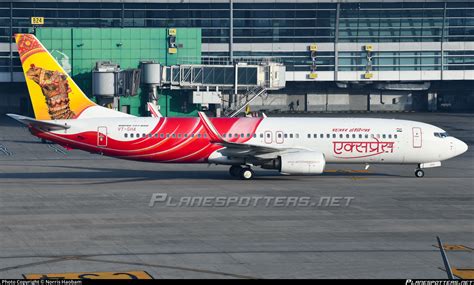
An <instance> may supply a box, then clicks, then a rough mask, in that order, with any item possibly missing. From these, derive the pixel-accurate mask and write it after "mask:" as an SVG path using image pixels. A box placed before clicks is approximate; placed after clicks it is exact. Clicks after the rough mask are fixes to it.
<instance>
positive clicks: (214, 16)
mask: <svg viewBox="0 0 474 285" xmlns="http://www.w3.org/2000/svg"><path fill="white" fill-rule="evenodd" d="M33 16H39V17H45V25H44V26H45V27H117V28H120V27H140V28H143V27H154V28H183V27H193V28H201V29H202V42H203V44H211V45H212V44H229V43H231V42H232V43H234V44H237V45H239V44H298V43H304V44H309V43H318V44H331V43H347V44H351V43H360V44H367V43H412V42H415V43H440V42H446V43H450V42H474V1H459V2H451V1H450V2H429V1H424V2H407V1H405V2H384V3H374V2H365V1H361V2H360V3H358V2H350V3H348V2H346V1H341V3H307V2H305V3H298V2H292V1H288V2H287V3H250V2H248V3H247V2H246V3H239V2H238V1H234V4H233V6H232V7H231V6H230V4H229V3H206V2H205V1H203V3H140V2H139V1H137V2H136V3H131V2H128V3H107V2H102V3H87V2H77V3H72V2H47V1H45V2H40V1H37V2H0V43H2V42H3V43H8V42H11V41H12V38H11V36H12V34H15V33H18V32H28V31H30V29H31V23H30V18H31V17H33ZM231 21H232V23H231ZM231 29H232V31H231ZM231 35H232V39H231ZM231 50H232V54H230V52H227V51H222V50H203V63H206V62H209V63H219V60H222V58H226V59H227V60H229V59H230V58H231V57H232V58H233V59H237V60H246V61H251V60H258V59H262V58H271V59H274V60H276V61H280V62H283V63H284V64H285V65H286V66H287V70H289V71H308V70H309V68H310V66H311V63H312V61H311V58H310V56H309V52H305V51H302V50H294V51H291V50H278V49H277V50H272V51H268V50H267V49H265V50H259V49H258V48H257V49H253V50H252V51H239V50H238V49H231ZM473 54H474V50H462V51H445V54H442V53H441V50H431V51H420V52H418V51H417V52H412V51H398V50H397V51H393V52H389V51H386V52H385V51H384V52H377V51H374V54H373V63H372V65H373V70H374V71H385V70H440V69H443V68H444V69H445V70H467V69H474V67H473V66H472V64H473V61H474V59H473ZM336 57H338V58H339V60H338V61H336V60H335V58H336ZM224 61H225V60H224ZM336 62H339V64H336ZM365 64H366V59H365V54H364V53H363V52H358V51H351V52H345V51H344V52H339V53H337V52H335V51H321V52H319V51H318V52H317V59H316V65H317V70H319V71H334V70H335V68H336V66H338V71H354V70H360V69H363V68H365ZM8 71H19V61H18V56H17V55H16V54H15V53H11V52H10V51H9V50H0V72H8Z"/></svg>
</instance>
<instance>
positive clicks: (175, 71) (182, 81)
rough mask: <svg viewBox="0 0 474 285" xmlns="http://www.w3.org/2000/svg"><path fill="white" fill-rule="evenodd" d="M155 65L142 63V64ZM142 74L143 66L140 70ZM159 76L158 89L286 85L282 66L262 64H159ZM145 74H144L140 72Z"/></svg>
mask: <svg viewBox="0 0 474 285" xmlns="http://www.w3.org/2000/svg"><path fill="white" fill-rule="evenodd" d="M147 64H155V65H156V64H157V63H151V62H142V65H147ZM143 70H144V73H146V70H147V69H143ZM159 70H160V72H159V73H160V77H159V82H157V86H158V87H159V88H162V89H208V88H211V89H216V88H218V89H219V90H229V89H234V90H239V89H249V88H253V87H256V86H260V87H263V88H266V89H268V90H278V89H281V88H284V87H285V85H286V80H285V72H286V68H285V66H284V65H282V64H279V63H265V64H259V65H248V64H245V63H238V64H235V65H204V64H180V65H172V66H162V65H160V68H159ZM144 76H145V77H146V76H147V75H146V74H144Z"/></svg>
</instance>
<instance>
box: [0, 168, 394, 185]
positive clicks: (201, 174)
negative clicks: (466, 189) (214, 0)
mask: <svg viewBox="0 0 474 285" xmlns="http://www.w3.org/2000/svg"><path fill="white" fill-rule="evenodd" d="M21 166H25V167H41V168H55V169H57V168H62V169H68V170H73V171H68V172H57V171H55V170H52V171H48V172H16V173H0V178H5V179H22V180H28V179H58V180H61V179H77V180H81V181H82V180H90V179H114V180H113V181H108V182H90V183H87V184H106V183H120V182H137V181H154V180H165V179H168V180H170V179H171V180H172V179H199V180H206V179H213V180H226V181H228V180H238V179H237V178H233V177H231V176H230V175H229V174H228V172H227V171H220V170H199V171H187V170H159V169H157V170H143V169H123V168H100V167H81V166H64V165H62V166H61V165H57V166H39V165H21ZM324 177H347V178H350V177H367V178H368V177H400V176H399V175H393V174H385V173H366V172H348V171H338V172H330V173H327V172H326V173H324V174H322V175H320V176H304V175H301V176H297V175H292V176H285V175H280V174H279V173H278V172H276V171H257V173H256V175H255V180H256V181H264V180H276V179H278V180H290V181H291V180H300V179H307V178H324ZM65 182H66V181H65ZM84 182H85V181H84Z"/></svg>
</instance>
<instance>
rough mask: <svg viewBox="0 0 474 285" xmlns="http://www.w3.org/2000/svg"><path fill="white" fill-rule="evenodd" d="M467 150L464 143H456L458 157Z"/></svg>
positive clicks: (460, 141) (459, 141) (458, 141)
mask: <svg viewBox="0 0 474 285" xmlns="http://www.w3.org/2000/svg"><path fill="white" fill-rule="evenodd" d="M467 149H468V146H467V144H466V143H465V142H463V141H462V140H457V141H456V152H457V153H458V155H460V154H463V153H465V152H466V151H467Z"/></svg>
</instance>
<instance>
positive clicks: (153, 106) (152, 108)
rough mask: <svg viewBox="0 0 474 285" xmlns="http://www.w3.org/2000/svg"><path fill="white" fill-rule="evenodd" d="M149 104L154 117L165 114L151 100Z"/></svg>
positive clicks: (149, 109)
mask: <svg viewBox="0 0 474 285" xmlns="http://www.w3.org/2000/svg"><path fill="white" fill-rule="evenodd" d="M146 105H147V106H148V111H149V112H150V114H151V116H152V117H154V118H161V117H163V115H162V114H161V113H160V111H158V109H157V108H156V107H155V105H153V104H152V103H151V102H148V103H147V104H146Z"/></svg>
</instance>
